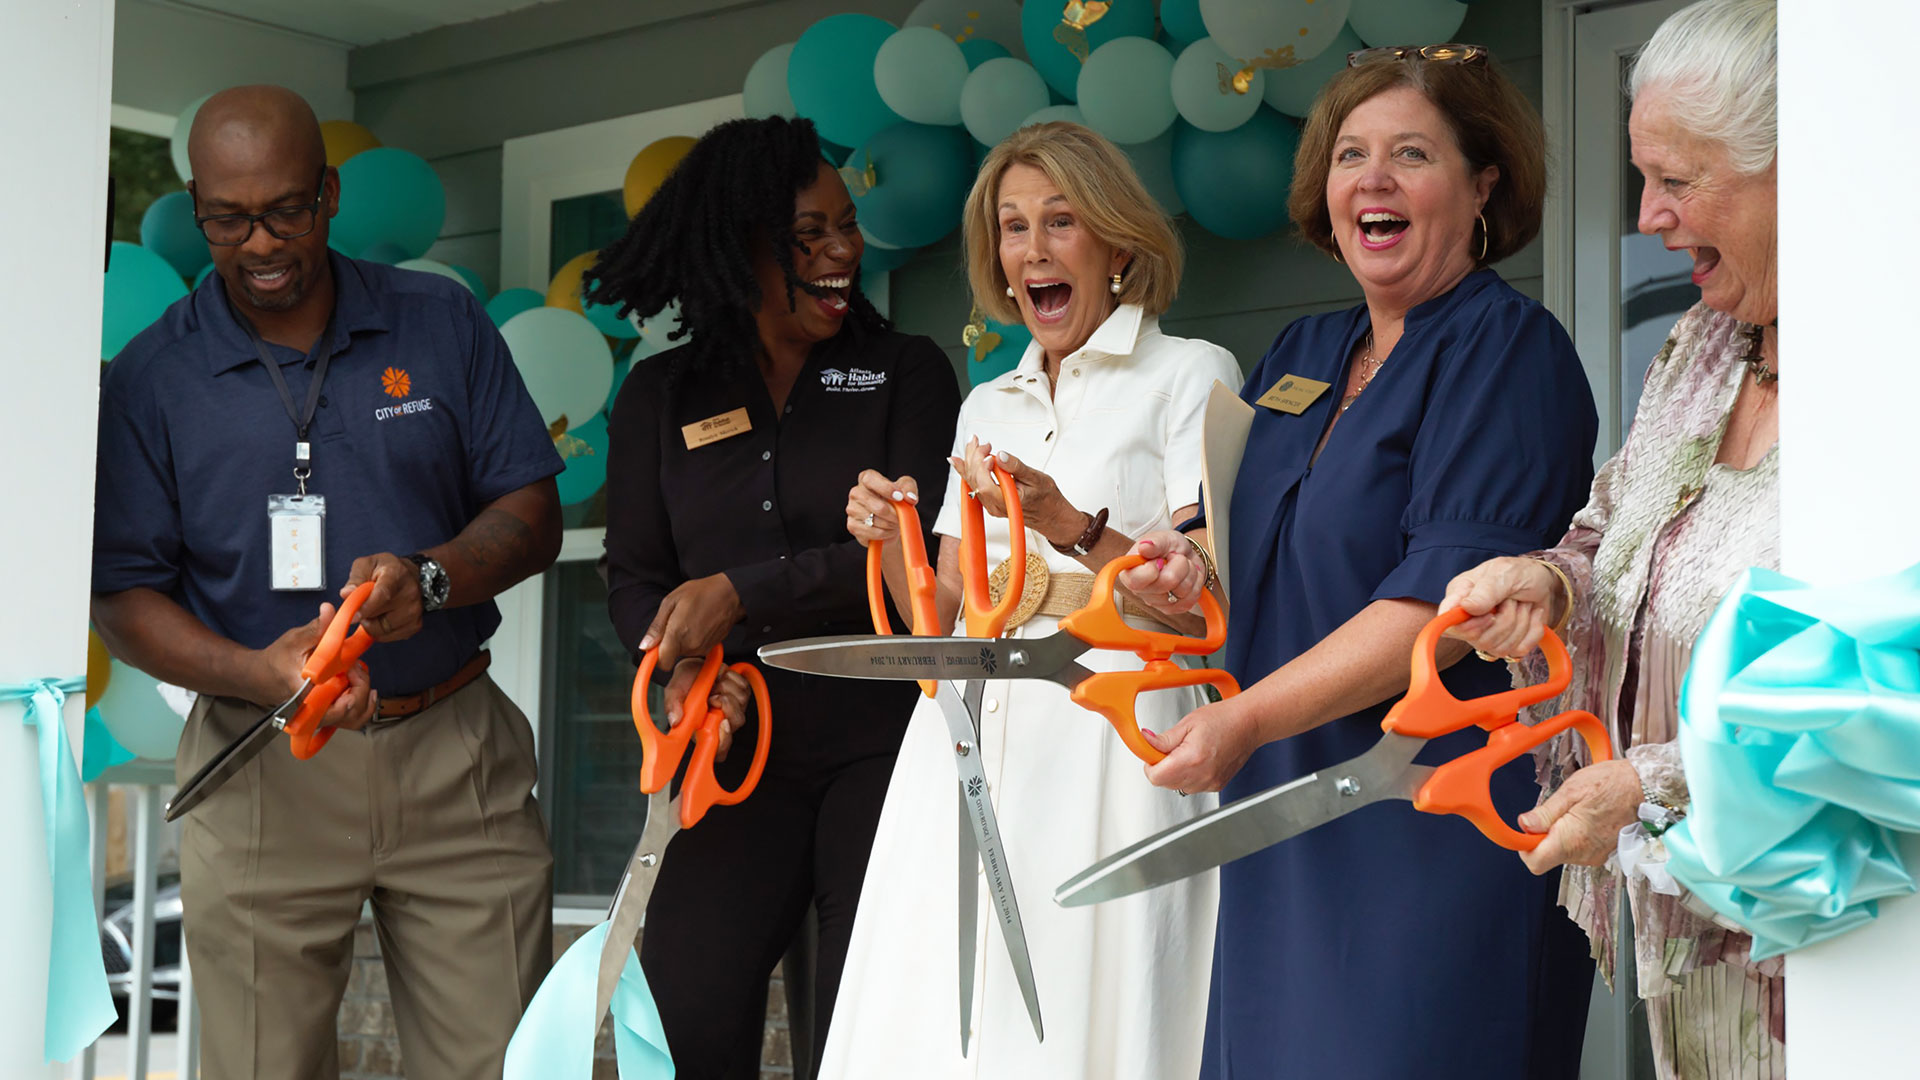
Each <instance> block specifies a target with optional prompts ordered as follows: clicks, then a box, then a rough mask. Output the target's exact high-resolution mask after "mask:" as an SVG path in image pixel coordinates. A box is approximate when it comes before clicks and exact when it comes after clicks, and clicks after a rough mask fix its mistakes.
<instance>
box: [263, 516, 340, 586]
mask: <svg viewBox="0 0 1920 1080" xmlns="http://www.w3.org/2000/svg"><path fill="white" fill-rule="evenodd" d="M267 522H268V524H269V525H270V526H271V531H272V537H273V589H274V591H275V592H311V591H317V590H319V589H323V588H325V587H326V584H327V580H326V578H327V497H326V496H325V495H269V496H267Z"/></svg>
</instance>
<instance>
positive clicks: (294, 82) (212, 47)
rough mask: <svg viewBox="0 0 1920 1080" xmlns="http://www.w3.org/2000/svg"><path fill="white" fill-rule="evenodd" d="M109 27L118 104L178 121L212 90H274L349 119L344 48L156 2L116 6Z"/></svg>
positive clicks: (125, 1)
mask: <svg viewBox="0 0 1920 1080" xmlns="http://www.w3.org/2000/svg"><path fill="white" fill-rule="evenodd" d="M7 6H9V7H18V6H22V5H19V4H11V5H7ZM114 23H115V27H114V29H115V34H114V50H113V100H114V102H115V103H117V104H120V105H125V106H130V107H132V108H135V109H144V110H147V111H149V112H156V113H164V114H165V115H167V116H176V115H178V114H179V113H180V110H182V109H184V108H186V107H187V106H188V105H189V104H192V103H193V102H194V101H195V100H196V99H198V98H200V97H202V96H204V95H206V94H210V93H212V92H214V91H215V90H221V89H225V88H226V87H229V86H242V85H245V84H248V83H275V84H278V85H280V86H284V87H287V88H288V89H290V90H293V91H295V92H296V93H298V94H300V95H301V96H302V97H304V98H306V99H307V101H308V102H309V103H310V104H312V105H313V111H314V112H316V113H318V114H319V116H320V119H322V120H351V119H353V92H352V91H350V90H348V89H347V48H346V46H344V45H340V44H335V43H332V42H328V41H324V40H321V39H318V38H314V37H309V36H307V35H304V34H298V33H294V32H292V31H288V30H280V29H277V28H275V27H271V26H267V25H264V24H262V23H256V22H249V21H247V20H244V19H237V18H234V17H233V16H230V15H221V14H218V13H215V12H211V11H206V10H201V9H194V8H189V7H185V6H176V5H173V4H160V3H154V2H153V0H120V3H119V7H118V11H117V13H116V15H115V17H114Z"/></svg>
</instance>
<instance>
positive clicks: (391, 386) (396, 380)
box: [373, 367, 433, 420]
mask: <svg viewBox="0 0 1920 1080" xmlns="http://www.w3.org/2000/svg"><path fill="white" fill-rule="evenodd" d="M380 390H381V392H383V393H385V394H386V395H387V396H388V397H390V398H393V399H395V400H396V401H398V402H399V404H397V405H382V406H381V407H379V408H377V409H375V410H373V418H374V419H375V420H391V419H393V418H394V417H396V416H411V415H412V414H414V413H417V412H429V411H431V410H432V409H433V399H432V398H421V399H420V400H418V401H408V400H407V396H408V395H409V394H412V393H413V378H412V376H410V375H408V374H407V372H406V369H404V368H397V367H390V368H388V369H387V370H385V371H383V372H381V373H380Z"/></svg>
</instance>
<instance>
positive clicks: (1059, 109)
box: [1020, 105, 1087, 127]
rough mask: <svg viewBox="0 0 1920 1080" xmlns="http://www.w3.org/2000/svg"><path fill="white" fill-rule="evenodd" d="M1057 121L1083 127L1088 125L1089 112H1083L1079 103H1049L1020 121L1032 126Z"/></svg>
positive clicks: (1023, 125) (1023, 124) (1022, 124)
mask: <svg viewBox="0 0 1920 1080" xmlns="http://www.w3.org/2000/svg"><path fill="white" fill-rule="evenodd" d="M1056 123H1058V124H1079V125H1080V126H1081V127H1086V126H1087V114H1086V113H1083V112H1081V111H1080V106H1078V105H1049V106H1047V107H1046V108H1044V109H1037V110H1035V111H1034V112H1033V113H1032V114H1030V115H1029V116H1028V117H1027V118H1026V119H1025V120H1022V121H1020V126H1021V127H1032V126H1033V125H1035V124H1056Z"/></svg>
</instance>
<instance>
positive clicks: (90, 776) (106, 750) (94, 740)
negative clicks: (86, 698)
mask: <svg viewBox="0 0 1920 1080" xmlns="http://www.w3.org/2000/svg"><path fill="white" fill-rule="evenodd" d="M109 685H111V684H109ZM86 724H87V726H86V729H85V734H84V735H83V737H82V738H83V741H82V742H81V744H80V782H81V783H84V784H91V783H93V781H94V780H95V779H96V778H97V777H99V775H100V774H101V773H102V772H104V771H106V770H107V769H111V768H113V767H114V766H115V765H122V764H125V763H126V762H129V761H132V760H133V758H134V754H133V751H131V750H129V749H127V748H126V747H124V746H121V745H120V742H119V740H117V739H115V738H114V737H113V732H111V731H108V730H107V722H106V721H105V720H102V719H100V707H99V706H98V705H96V706H94V707H93V708H91V709H88V710H87V717H86Z"/></svg>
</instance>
